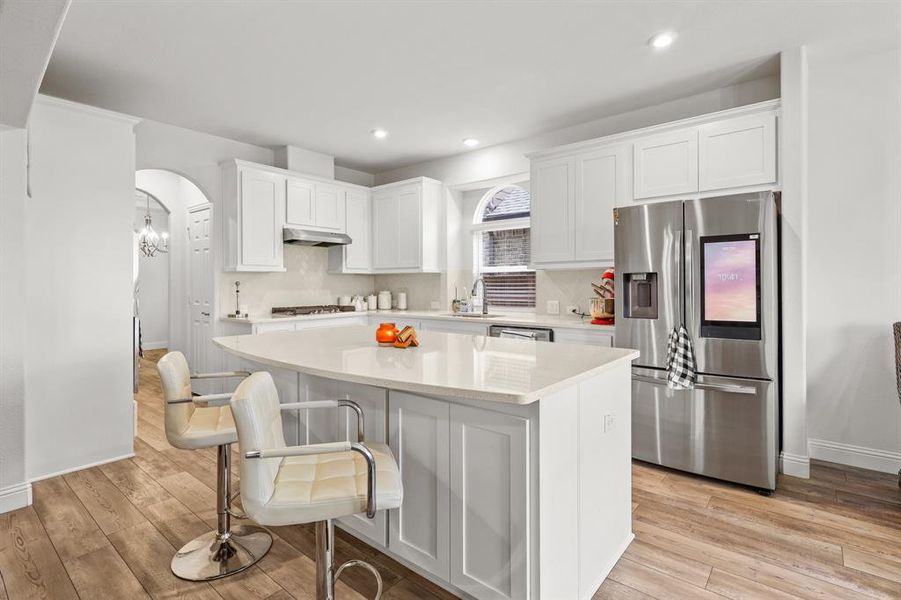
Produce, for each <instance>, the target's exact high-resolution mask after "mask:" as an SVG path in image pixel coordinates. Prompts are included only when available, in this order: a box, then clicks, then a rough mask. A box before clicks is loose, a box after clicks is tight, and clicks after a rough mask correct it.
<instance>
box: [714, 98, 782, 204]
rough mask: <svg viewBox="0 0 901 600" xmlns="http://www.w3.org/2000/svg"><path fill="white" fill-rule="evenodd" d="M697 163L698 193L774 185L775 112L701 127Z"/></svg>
mask: <svg viewBox="0 0 901 600" xmlns="http://www.w3.org/2000/svg"><path fill="white" fill-rule="evenodd" d="M698 161H699V165H698V178H699V184H700V189H701V191H702V192H705V191H710V190H719V189H726V188H735V187H742V186H749V185H761V184H766V183H775V181H776V115H775V113H766V114H759V115H751V116H748V117H739V118H736V119H727V120H725V121H718V122H716V123H710V124H708V125H701V126H700V127H699V128H698Z"/></svg>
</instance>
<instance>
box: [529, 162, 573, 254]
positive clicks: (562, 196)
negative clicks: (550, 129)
mask: <svg viewBox="0 0 901 600" xmlns="http://www.w3.org/2000/svg"><path fill="white" fill-rule="evenodd" d="M531 185H532V207H531V217H532V223H531V236H532V262H533V263H538V264H540V263H553V262H566V261H570V260H572V259H573V258H574V254H575V249H574V243H573V241H574V236H573V197H574V195H575V159H574V158H572V157H567V158H562V159H551V160H545V161H536V162H534V163H532V184H531Z"/></svg>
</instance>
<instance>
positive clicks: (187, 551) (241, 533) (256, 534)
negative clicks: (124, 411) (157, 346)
mask: <svg viewBox="0 0 901 600" xmlns="http://www.w3.org/2000/svg"><path fill="white" fill-rule="evenodd" d="M157 370H158V371H159V374H160V381H161V383H162V387H163V397H164V398H165V400H166V439H168V440H169V443H170V444H172V445H173V446H175V447H176V448H181V449H183V450H197V449H200V448H212V447H214V446H215V447H217V448H218V456H217V459H216V470H217V475H218V478H217V482H216V513H217V520H218V526H217V528H216V530H215V531H209V532H207V533H205V534H203V535H201V536H200V537H198V538H195V539H194V540H191V541H190V542H188V543H187V544H185V545H184V546H183V547H182V548H181V550H179V551H178V552H177V553H176V554H175V556H174V557H173V558H172V572H173V573H174V574H175V575H176V576H177V577H180V578H181V579H187V580H189V581H208V580H210V579H219V578H220V577H226V576H228V575H232V574H234V573H238V572H240V571H243V570H244V569H246V568H247V567H249V566H251V565H253V564H254V563H256V562H257V561H258V560H260V559H261V558H263V557H264V556H265V555H266V553H267V552H269V548H270V547H271V546H272V536H271V535H269V532H268V531H266V530H265V529H263V528H262V527H253V526H243V527H236V528H234V529H233V528H232V527H231V517H232V516H233V513H232V512H231V454H230V451H231V444H234V443H235V442H237V441H238V434H237V432H236V431H235V422H234V419H233V418H232V413H231V408H229V405H228V403H229V400H230V399H231V396H232V395H231V394H207V395H205V396H194V395H193V394H192V391H191V380H192V379H217V378H228V377H247V376H248V375H250V373H248V372H246V371H229V372H226V373H205V374H195V375H191V373H190V371H189V370H188V362H187V361H186V360H185V357H184V355H183V354H182V353H181V352H169V353H168V354H166V355H165V356H164V357H163V358H161V359H160V361H159V362H158V363H157ZM236 516H237V515H236Z"/></svg>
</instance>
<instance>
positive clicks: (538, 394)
mask: <svg viewBox="0 0 901 600" xmlns="http://www.w3.org/2000/svg"><path fill="white" fill-rule="evenodd" d="M236 337H240V336H221V337H215V338H213V343H214V344H216V346H218V347H219V348H221V349H222V350H224V351H225V352H228V353H230V354H234V355H235V356H238V357H241V358H244V359H246V360H249V361H253V362H256V363H260V364H264V365H268V366H271V367H276V368H279V369H287V370H289V371H297V372H300V373H305V374H307V375H313V376H316V377H324V378H326V379H335V380H340V381H347V382H350V383H359V384H362V385H371V386H374V387H381V388H385V389H389V390H398V391H401V392H411V393H416V394H426V395H431V396H439V397H443V398H462V399H467V400H478V401H483V402H499V403H503V404H518V405H526V404H533V403H535V402H538V401H539V400H541V399H542V398H543V397H546V396H548V395H550V394H553V393H555V392H558V391H560V390H562V389H565V388H568V387H570V386H572V385H576V384H578V383H580V382H582V381H585V380H586V379H589V378H591V377H593V376H595V375H598V374H600V373H602V372H604V371H608V370H610V369H612V368H613V367H614V366H616V365H619V364H620V363H622V362H623V361H628V362H629V363H631V362H632V361H633V360H634V359H636V358H638V356H639V352H638V351H637V350H630V351H628V352H629V353H628V354H624V355H623V356H620V357H618V358H614V359H612V360H610V361H608V362H606V363H604V364H602V365H598V366H597V367H595V368H592V369H588V370H586V371H584V372H582V373H579V374H578V375H573V376H572V377H570V378H568V379H566V380H563V381H559V382H557V383H554V384H551V385H548V386H545V387H543V388H541V389H538V390H535V391H533V392H530V393H528V394H508V393H503V392H492V391H485V390H459V393H454V390H455V388H448V387H444V386H438V385H429V384H424V383H408V382H398V381H389V380H385V379H380V378H378V377H371V376H366V375H355V374H352V373H345V372H342V371H331V370H325V369H317V368H315V367H308V366H304V365H298V364H296V363H286V362H282V361H278V360H273V359H268V358H262V357H260V356H258V355H255V354H251V353H248V352H243V351H241V350H237V349H235V348H232V347H230V346H227V345H225V344H224V343H223V341H222V340H225V339H229V338H236ZM536 343H539V342H536ZM623 350H624V351H626V350H625V349H623Z"/></svg>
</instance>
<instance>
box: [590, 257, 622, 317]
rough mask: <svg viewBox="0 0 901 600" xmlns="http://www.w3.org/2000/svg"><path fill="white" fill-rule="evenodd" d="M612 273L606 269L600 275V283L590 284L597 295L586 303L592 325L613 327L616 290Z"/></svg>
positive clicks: (611, 270)
mask: <svg viewBox="0 0 901 600" xmlns="http://www.w3.org/2000/svg"><path fill="white" fill-rule="evenodd" d="M614 278H615V275H614V271H613V269H607V270H606V271H604V272H603V274H601V283H600V284H596V283H593V282H592V284H591V289H593V290H594V293H595V294H597V297H595V298H592V299H591V300H590V301H589V303H588V311H589V312H590V313H591V324H592V325H613V322H614V318H613V316H614V298H615V297H616V290H615V287H614V285H615V284H614Z"/></svg>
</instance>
